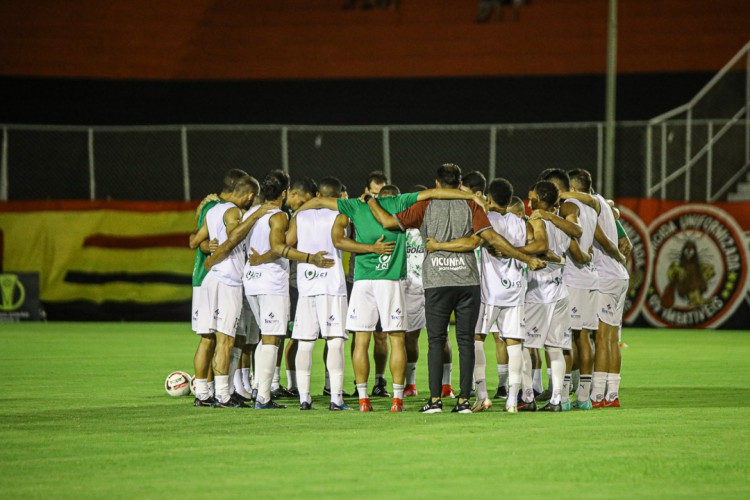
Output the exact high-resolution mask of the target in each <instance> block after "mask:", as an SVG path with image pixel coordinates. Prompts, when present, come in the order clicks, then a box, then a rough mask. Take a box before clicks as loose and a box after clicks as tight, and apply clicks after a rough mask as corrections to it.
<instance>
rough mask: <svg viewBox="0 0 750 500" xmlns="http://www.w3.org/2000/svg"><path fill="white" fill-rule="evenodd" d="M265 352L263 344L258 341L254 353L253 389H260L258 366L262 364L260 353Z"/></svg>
mask: <svg viewBox="0 0 750 500" xmlns="http://www.w3.org/2000/svg"><path fill="white" fill-rule="evenodd" d="M262 352H263V344H262V343H258V345H257V346H256V347H255V354H253V390H255V391H257V390H258V379H259V377H258V366H259V365H260V354H261V353H262Z"/></svg>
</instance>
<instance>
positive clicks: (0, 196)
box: [0, 127, 8, 201]
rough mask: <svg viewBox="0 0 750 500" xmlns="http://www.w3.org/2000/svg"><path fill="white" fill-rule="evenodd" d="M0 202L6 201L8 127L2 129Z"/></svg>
mask: <svg viewBox="0 0 750 500" xmlns="http://www.w3.org/2000/svg"><path fill="white" fill-rule="evenodd" d="M0 200H2V201H8V127H3V150H2V158H1V159H0Z"/></svg>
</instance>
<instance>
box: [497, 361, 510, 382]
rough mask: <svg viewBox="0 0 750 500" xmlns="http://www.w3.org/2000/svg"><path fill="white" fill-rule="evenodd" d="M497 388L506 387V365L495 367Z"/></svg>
mask: <svg viewBox="0 0 750 500" xmlns="http://www.w3.org/2000/svg"><path fill="white" fill-rule="evenodd" d="M497 386H498V387H508V364H507V363H506V364H504V365H497Z"/></svg>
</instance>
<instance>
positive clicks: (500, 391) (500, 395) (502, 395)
mask: <svg viewBox="0 0 750 500" xmlns="http://www.w3.org/2000/svg"><path fill="white" fill-rule="evenodd" d="M492 399H508V389H506V388H505V386H502V387H498V388H497V392H496V393H495V396H494V397H493V398H492Z"/></svg>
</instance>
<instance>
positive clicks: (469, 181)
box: [461, 170, 487, 193]
mask: <svg viewBox="0 0 750 500" xmlns="http://www.w3.org/2000/svg"><path fill="white" fill-rule="evenodd" d="M461 184H463V185H464V186H466V187H468V188H469V189H471V192H472V193H476V192H477V191H479V192H481V193H484V192H485V190H486V189H487V178H486V177H485V176H484V174H483V173H482V172H480V171H479V170H474V171H473V172H469V173H468V174H464V176H463V177H461Z"/></svg>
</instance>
